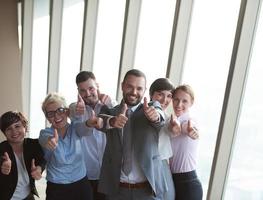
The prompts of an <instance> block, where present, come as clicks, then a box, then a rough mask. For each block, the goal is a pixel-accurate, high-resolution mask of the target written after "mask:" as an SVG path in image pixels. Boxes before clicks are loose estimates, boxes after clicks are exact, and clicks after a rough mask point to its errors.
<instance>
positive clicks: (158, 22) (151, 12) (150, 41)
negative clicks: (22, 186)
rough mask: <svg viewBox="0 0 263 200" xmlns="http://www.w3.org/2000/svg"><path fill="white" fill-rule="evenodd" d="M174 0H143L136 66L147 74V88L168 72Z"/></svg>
mask: <svg viewBox="0 0 263 200" xmlns="http://www.w3.org/2000/svg"><path fill="white" fill-rule="evenodd" d="M175 3H176V1H174V0H168V1H162V0H156V1H152V0H143V1H142V7H141V15H140V23H139V32H138V41H137V46H136V54H135V64H134V68H137V69H140V70H142V71H143V72H144V73H145V74H146V77H147V88H148V89H149V87H150V85H151V83H152V82H153V81H154V80H155V79H157V78H160V77H165V75H166V67H167V63H168V56H169V48H170V41H171V34H172V27H173V18H174V11H175ZM146 93H147V92H146ZM147 94H148V93H147ZM147 94H146V95H147Z"/></svg>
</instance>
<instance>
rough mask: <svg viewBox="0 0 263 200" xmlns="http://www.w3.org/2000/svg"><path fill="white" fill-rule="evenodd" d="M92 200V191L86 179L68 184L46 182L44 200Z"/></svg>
mask: <svg viewBox="0 0 263 200" xmlns="http://www.w3.org/2000/svg"><path fill="white" fill-rule="evenodd" d="M73 199H74V200H92V199H93V197H92V189H91V185H90V183H89V180H88V178H87V177H85V178H83V179H81V180H79V181H76V182H74V183H69V184H56V183H51V182H49V181H48V182H47V189H46V200H73Z"/></svg>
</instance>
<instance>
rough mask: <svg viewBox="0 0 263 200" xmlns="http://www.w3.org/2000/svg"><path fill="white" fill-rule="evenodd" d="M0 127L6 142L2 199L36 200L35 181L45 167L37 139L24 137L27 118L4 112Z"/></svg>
mask: <svg viewBox="0 0 263 200" xmlns="http://www.w3.org/2000/svg"><path fill="white" fill-rule="evenodd" d="M0 128H1V131H2V132H3V133H4V135H5V137H6V141H4V142H2V143H0V157H1V161H0V166H1V170H0V188H1V192H0V199H1V200H10V199H11V200H34V196H33V195H37V196H38V193H37V190H36V187H35V180H39V179H40V178H41V173H42V172H43V170H44V167H45V160H44V154H43V152H42V149H41V146H40V145H39V143H38V140H37V139H30V138H25V136H26V132H27V131H28V121H27V119H26V117H25V116H24V115H23V114H22V113H20V112H16V111H9V112H6V113H4V114H3V115H2V116H1V119H0Z"/></svg>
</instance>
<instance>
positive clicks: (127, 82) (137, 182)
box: [86, 69, 167, 200]
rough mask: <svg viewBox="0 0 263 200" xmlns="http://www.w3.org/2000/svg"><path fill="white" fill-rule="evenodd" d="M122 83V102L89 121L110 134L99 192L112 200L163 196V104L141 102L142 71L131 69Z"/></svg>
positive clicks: (144, 86) (144, 82)
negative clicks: (159, 137) (159, 141)
mask: <svg viewBox="0 0 263 200" xmlns="http://www.w3.org/2000/svg"><path fill="white" fill-rule="evenodd" d="M121 86H122V92H123V99H122V102H121V104H119V105H117V106H115V107H114V108H111V109H110V108H107V107H102V109H101V112H100V115H99V116H100V117H95V116H94V117H93V118H92V119H91V120H89V121H87V123H86V124H87V126H95V127H97V128H101V129H102V130H103V131H104V132H106V134H107V144H106V148H105V152H104V156H103V163H102V167H101V175H100V182H99V191H100V192H102V193H105V194H106V195H107V197H108V199H110V200H153V199H154V200H156V199H163V197H162V196H163V193H164V191H166V190H167V182H166V180H165V176H164V170H165V169H164V168H163V165H162V160H161V158H160V155H159V152H158V133H159V130H160V128H161V126H162V125H163V124H164V115H163V112H162V109H161V106H160V104H159V103H158V102H151V103H149V104H148V103H147V99H146V98H144V103H143V104H142V103H141V101H142V98H143V95H144V93H145V90H146V77H145V75H144V73H143V72H141V71H139V70H136V69H132V70H130V71H128V72H127V73H126V75H125V77H124V80H123V82H122V85H121ZM127 113H132V114H131V115H130V114H129V116H127ZM101 118H102V119H103V122H102V119H101ZM127 124H129V130H128V129H127V126H128V125H127ZM102 126H103V127H102ZM128 132H130V134H131V136H130V138H129V137H128V136H126V135H127V133H128ZM127 138H129V139H127ZM128 140H129V142H128ZM129 145H130V149H129V148H128V151H127V147H129ZM127 152H128V153H127ZM126 160H127V161H126ZM127 165H128V168H127V167H126V166H127Z"/></svg>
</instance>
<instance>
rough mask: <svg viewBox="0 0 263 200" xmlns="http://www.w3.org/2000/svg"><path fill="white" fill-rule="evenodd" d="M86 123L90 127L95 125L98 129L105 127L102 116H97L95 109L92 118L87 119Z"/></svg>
mask: <svg viewBox="0 0 263 200" xmlns="http://www.w3.org/2000/svg"><path fill="white" fill-rule="evenodd" d="M86 125H87V126H88V127H93V128H96V129H101V128H102V127H103V119H102V118H100V117H97V116H96V114H95V112H94V110H92V115H91V116H90V118H89V119H88V120H87V121H86Z"/></svg>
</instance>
